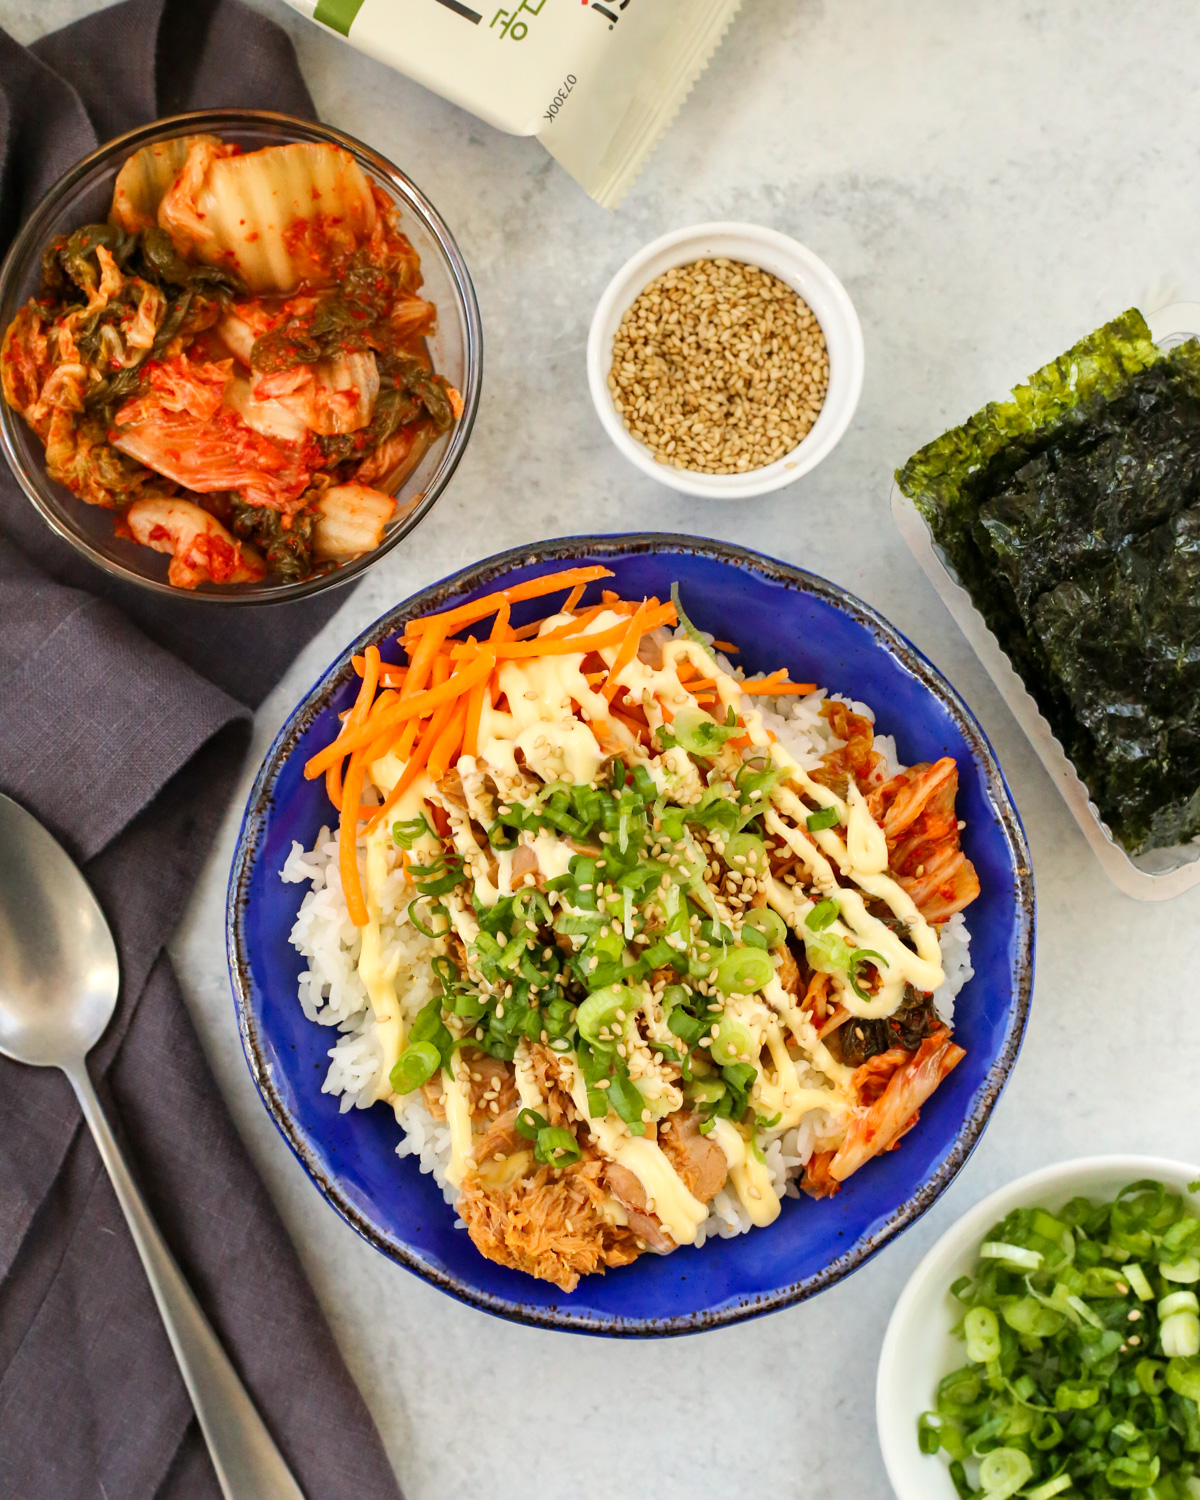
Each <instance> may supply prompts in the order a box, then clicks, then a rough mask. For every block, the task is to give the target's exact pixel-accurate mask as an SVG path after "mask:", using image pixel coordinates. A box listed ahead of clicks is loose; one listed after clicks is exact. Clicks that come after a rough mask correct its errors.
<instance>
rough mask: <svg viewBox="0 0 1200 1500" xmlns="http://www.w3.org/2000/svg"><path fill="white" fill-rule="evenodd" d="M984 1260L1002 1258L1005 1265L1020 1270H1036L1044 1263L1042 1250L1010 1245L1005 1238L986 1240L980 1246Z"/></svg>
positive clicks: (981, 1257)
mask: <svg viewBox="0 0 1200 1500" xmlns="http://www.w3.org/2000/svg"><path fill="white" fill-rule="evenodd" d="M979 1255H980V1259H982V1260H1002V1261H1003V1262H1004V1263H1005V1265H1008V1266H1014V1267H1016V1269H1017V1270H1018V1271H1036V1270H1037V1269H1038V1267H1039V1266H1040V1265H1041V1263H1042V1252H1041V1251H1040V1250H1025V1249H1023V1248H1022V1247H1021V1246H1020V1245H1010V1244H1007V1243H1006V1242H1005V1241H1004V1240H984V1242H983V1244H982V1245H980V1247H979Z"/></svg>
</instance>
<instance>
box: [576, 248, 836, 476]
mask: <svg viewBox="0 0 1200 1500" xmlns="http://www.w3.org/2000/svg"><path fill="white" fill-rule="evenodd" d="M718 256H724V257H726V258H727V259H728V260H737V261H744V262H746V263H747V264H749V265H754V266H758V267H759V268H760V269H761V270H764V271H770V272H771V274H772V275H773V276H778V277H779V279H780V281H784V282H786V283H787V284H788V286H790V287H794V288H795V290H796V291H797V292H799V294H800V295H801V297H803V298H804V300H805V302H807V303H808V305H809V307H811V308H812V310H813V313H814V314H815V316H816V319H817V322H818V323H820V325H821V331H822V333H824V335H825V344H826V348H827V349H828V352H829V389H828V391H827V393H826V396H825V404H824V406H823V407H822V408H821V411H820V415H819V416H818V417H817V420H816V422H815V423H814V424H813V426H812V429H811V431H810V432H809V433H808V434H807V436H806V437H805V438H804V439H803V440H802V441H801V442H800V443H799V444H797V446H796V447H795V448H793V449H792V451H791V452H790V453H787V454H785V455H784V456H783V458H780V459H777V460H776V462H775V463H773V464H768V465H766V466H765V467H764V468H761V469H749V470H747V472H746V473H744V474H701V473H698V472H697V471H696V470H694V469H676V468H673V467H672V466H671V465H670V464H663V463H659V462H658V460H657V459H656V458H655V457H654V455H653V454H652V453H651V451H650V449H649V448H647V447H646V446H645V444H644V443H640V442H638V440H637V439H636V438H635V437H633V435H632V434H631V433H630V432H629V431H628V430H627V429H626V427H625V423H624V421H623V420H622V418H621V416H620V414H619V413H618V411H617V409H616V407H615V406H614V405H613V400H612V395H611V393H610V392H609V389H608V376H609V372H610V369H611V366H612V345H613V338H614V337H615V335H616V332H617V329H618V327H619V326H620V323H621V319H622V318H623V317H624V316H625V314H626V312H627V311H628V310H629V308H630V307H631V306H632V305H633V303H634V302H635V301H636V300H637V298H638V296H639V295H640V293H641V292H642V291H643V290H644V289H645V287H646V286H647V285H648V284H649V283H650V282H651V281H653V280H654V279H655V278H656V277H658V276H661V275H662V274H663V272H664V271H669V270H670V269H671V267H672V266H682V265H687V264H688V263H689V262H691V261H694V260H711V259H716V258H717V257H718ZM587 362H588V384H589V386H590V387H591V391H592V400H593V401H594V402H595V405H596V411H597V412H598V413H599V416H600V420H601V422H602V423H603V424H604V430H605V431H606V432H607V433H608V435H609V437H610V438H612V440H613V442H614V443H615V444H616V445H617V447H618V448H619V449H620V450H621V452H622V453H623V454H624V455H625V457H626V458H627V459H629V461H630V463H633V464H636V465H637V467H638V468H639V469H641V470H642V472H643V473H644V474H649V476H650V477H651V479H657V480H658V481H659V483H660V484H666V485H670V487H671V488H672V489H675V490H682V491H683V493H684V494H686V495H700V496H703V497H705V498H707V499H710V500H748V499H751V498H752V497H753V496H755V495H766V494H768V493H769V492H770V491H771V490H778V489H782V488H783V486H784V485H785V484H791V483H792V482H793V481H794V480H796V479H799V478H800V476H801V474H807V473H808V471H809V470H810V469H814V468H816V466H817V464H819V463H820V462H821V460H822V459H823V458H825V457H827V456H828V455H829V454H830V453H831V452H832V451H833V449H834V448H835V447H836V446H837V443H838V441H839V439H840V438H841V436H842V434H843V433H844V432H845V430H846V428H847V427H848V426H849V425H850V419H851V417H853V415H854V410H855V407H857V405H858V398H859V396H860V394H861V393H862V382H863V338H862V328H861V327H860V326H859V322H858V314H857V313H856V312H855V311H854V304H853V303H852V302H851V301H850V298H849V296H848V295H847V293H846V289H845V287H844V286H843V285H842V283H841V282H840V281H839V280H838V279H837V277H836V276H835V275H834V274H833V272H832V271H831V270H830V269H829V267H828V266H827V265H826V264H825V262H824V261H823V260H819V259H818V258H817V256H815V255H814V254H813V253H812V251H811V250H806V249H805V248H804V246H803V245H801V244H800V243H799V242H798V241H797V240H793V239H790V238H789V237H788V236H787V235H786V234H780V233H779V232H778V231H777V230H774V229H763V228H760V227H759V226H758V225H757V224H722V223H717V224H696V225H694V226H693V227H692V228H691V229H677V230H675V231H674V232H673V233H672V234H664V235H663V236H662V237H661V238H660V239H657V240H654V241H652V242H651V243H650V244H649V245H647V246H646V248H645V249H644V250H639V251H638V253H637V254H636V255H635V256H634V257H633V258H632V259H631V260H628V261H626V262H625V264H624V265H623V266H622V267H621V269H620V270H619V271H618V272H617V274H616V275H615V276H614V277H613V279H612V280H611V281H610V282H609V284H608V286H607V287H606V289H605V292H604V295H603V296H602V297H601V298H600V301H599V303H598V304H597V307H596V311H595V314H594V315H593V317H592V327H591V332H590V333H589V335H588V350H587Z"/></svg>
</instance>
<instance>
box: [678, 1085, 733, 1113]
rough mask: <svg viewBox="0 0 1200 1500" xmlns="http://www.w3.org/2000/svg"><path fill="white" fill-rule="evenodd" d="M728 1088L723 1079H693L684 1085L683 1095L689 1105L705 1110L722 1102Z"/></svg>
mask: <svg viewBox="0 0 1200 1500" xmlns="http://www.w3.org/2000/svg"><path fill="white" fill-rule="evenodd" d="M726 1087H727V1085H726V1083H725V1080H724V1079H723V1078H693V1079H692V1081H691V1082H690V1083H687V1084H685V1085H684V1089H683V1093H684V1098H686V1099H687V1101H688V1103H689V1104H693V1105H695V1106H696V1107H697V1108H700V1109H705V1108H710V1107H711V1106H712V1105H714V1104H717V1103H719V1102H720V1099H721V1097H722V1095H723V1094H724V1093H725V1090H726Z"/></svg>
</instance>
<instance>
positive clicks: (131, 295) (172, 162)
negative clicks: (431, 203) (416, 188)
mask: <svg viewBox="0 0 1200 1500" xmlns="http://www.w3.org/2000/svg"><path fill="white" fill-rule="evenodd" d="M420 290H421V265H420V260H419V257H418V256H417V253H416V251H415V250H414V249H413V246H412V245H411V243H410V242H409V240H408V238H407V237H406V236H405V234H404V233H403V231H402V229H401V227H400V216H399V211H398V209H397V207H396V204H395V203H393V202H392V200H391V199H390V198H389V197H388V196H387V195H386V194H385V193H383V192H382V191H381V190H380V189H379V188H378V187H377V186H376V185H375V184H374V183H373V182H371V181H370V180H369V179H368V178H367V177H366V176H365V174H364V173H363V171H362V170H361V168H360V167H359V165H358V163H357V162H356V161H355V159H354V157H353V156H352V155H351V154H350V153H349V152H348V151H344V150H343V149H341V148H340V147H338V146H334V145H329V144H324V143H310V142H296V143H292V144H288V145H281V146H270V147H267V148H265V149H264V150H261V151H251V152H245V153H243V152H242V151H240V150H239V148H238V147H237V146H235V145H231V144H229V143H228V142H224V141H222V140H220V139H218V138H217V137H216V136H209V135H197V136H181V137H179V138H177V139H175V140H172V141H167V142H161V143H158V144H156V145H153V146H147V147H145V148H143V149H142V150H141V151H139V152H137V153H136V155H134V156H132V157H130V159H129V160H128V161H127V162H126V163H125V164H124V166H123V167H122V169H121V172H120V173H119V175H118V177H117V181H116V184H115V188H114V192H113V201H112V206H111V211H110V214H109V218H108V220H107V222H106V223H103V224H86V225H84V226H83V227H82V228H80V229H77V230H75V231H74V233H72V234H69V235H60V236H59V237H57V238H56V239H54V240H52V241H51V243H50V244H48V245H47V246H46V248H45V250H44V252H43V256H42V282H41V292H40V295H39V296H37V297H34V298H31V299H30V300H29V302H27V303H26V304H25V306H24V307H22V308H21V310H20V311H19V312H18V314H17V316H16V317H15V318H14V319H13V321H12V322H11V324H10V325H9V327H8V328H7V330H6V331H5V334H4V341H3V346H2V349H0V380H2V385H3V391H4V399H5V400H6V401H7V402H8V404H9V406H10V407H12V408H13V409H14V410H15V411H18V412H20V414H21V416H22V417H23V418H24V419H25V421H26V422H27V423H28V424H29V426H30V427H31V428H32V429H33V431H34V432H35V433H36V434H37V436H38V438H39V439H40V441H41V442H42V444H43V446H44V448H45V453H46V472H47V474H48V475H49V477H50V478H51V479H52V480H54V481H56V482H57V483H59V484H62V485H64V486H66V488H67V489H69V490H70V491H71V492H72V493H73V494H74V495H77V496H78V497H79V498H80V499H81V500H83V501H85V502H87V503H88V504H89V505H99V506H102V507H104V508H105V509H107V510H111V511H112V512H113V513H114V525H115V527H116V530H117V533H118V534H119V535H121V536H124V537H126V538H128V539H131V540H133V541H134V542H136V543H138V544H140V545H143V546H148V547H152V548H154V549H156V550H158V551H161V552H165V553H168V554H169V555H170V557H171V563H170V567H169V573H168V577H169V580H170V582H171V583H172V584H174V585H175V586H177V587H180V588H196V587H198V586H201V585H209V584H223V583H239V582H248V581H258V580H261V579H263V578H268V577H269V578H271V579H273V580H278V581H280V582H291V581H296V580H300V579H304V578H307V577H309V576H310V575H312V574H313V573H319V572H324V571H327V570H329V569H333V568H337V567H339V566H341V565H342V564H343V563H345V562H347V561H349V560H350V559H352V558H354V557H357V556H360V555H361V554H363V553H365V552H369V551H371V550H372V549H374V548H375V547H377V546H379V544H380V542H381V541H382V540H383V536H384V533H385V531H386V530H387V527H388V524H389V522H390V521H391V520H392V519H393V517H394V515H395V513H396V502H395V500H394V499H393V496H394V494H395V492H396V491H397V489H398V488H399V487H400V485H401V484H402V483H403V481H404V479H405V478H406V477H407V476H408V475H409V474H410V473H411V472H412V471H413V469H414V468H415V467H416V466H417V465H418V464H419V463H420V461H421V458H422V457H423V455H424V454H425V452H426V451H427V450H428V448H429V446H430V445H431V443H433V442H434V441H435V439H436V438H438V437H439V436H440V435H441V434H443V433H445V432H447V431H448V430H449V429H450V428H451V426H452V425H453V424H454V422H455V421H456V420H457V419H458V417H459V416H460V415H461V413H462V401H461V398H460V397H459V394H458V392H457V391H456V390H454V388H453V387H452V386H450V385H449V384H448V383H447V381H446V380H445V379H443V377H442V376H440V375H438V374H437V373H436V372H435V371H434V370H433V369H432V366H431V362H430V358H429V354H428V351H427V340H428V338H429V336H430V335H431V334H432V333H433V331H434V329H435V327H436V321H437V309H436V308H435V306H434V305H433V303H432V302H429V301H428V300H426V299H425V298H423V297H422V296H421V295H420Z"/></svg>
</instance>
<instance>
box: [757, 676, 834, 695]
mask: <svg viewBox="0 0 1200 1500" xmlns="http://www.w3.org/2000/svg"><path fill="white" fill-rule="evenodd" d="M738 687H739V688H741V690H742V692H743V693H749V694H750V696H751V697H753V696H754V695H755V694H756V693H762V694H765V695H767V696H769V697H774V696H775V695H776V694H781V693H802V694H805V695H807V694H808V693H815V692H816V690H817V685H816V683H815V682H787V681H784V680H783V679H782V678H780V679H775V678H771V677H760V678H759V679H758V681H756V682H739V683H738Z"/></svg>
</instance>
